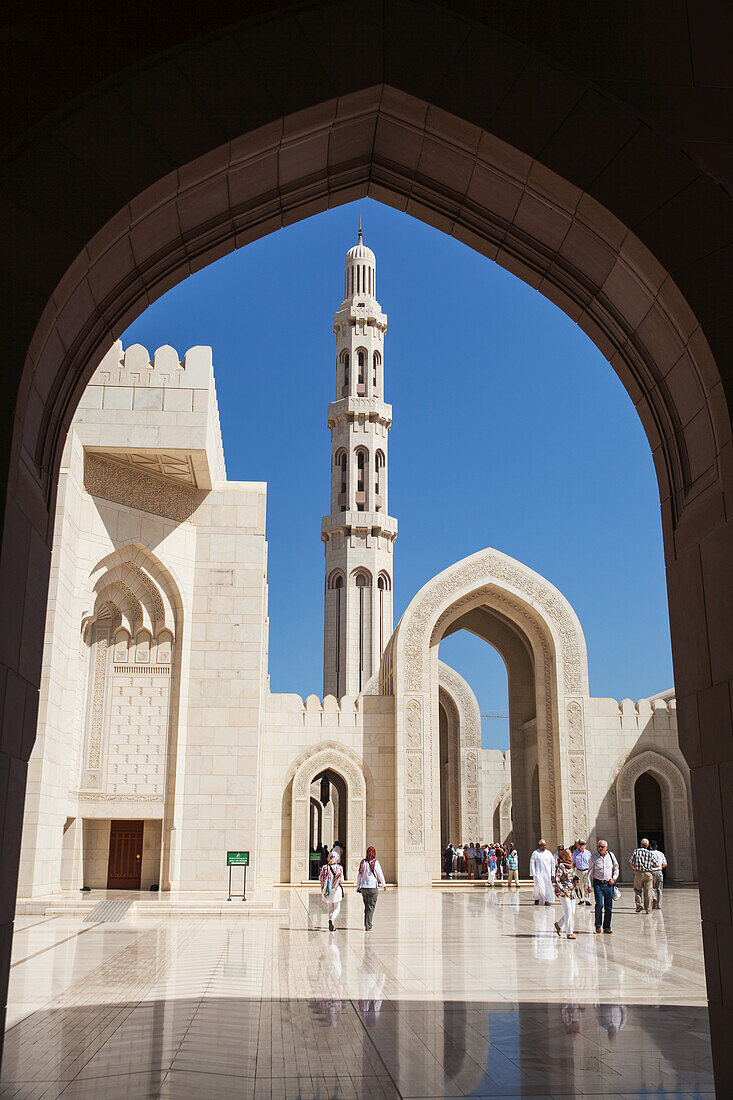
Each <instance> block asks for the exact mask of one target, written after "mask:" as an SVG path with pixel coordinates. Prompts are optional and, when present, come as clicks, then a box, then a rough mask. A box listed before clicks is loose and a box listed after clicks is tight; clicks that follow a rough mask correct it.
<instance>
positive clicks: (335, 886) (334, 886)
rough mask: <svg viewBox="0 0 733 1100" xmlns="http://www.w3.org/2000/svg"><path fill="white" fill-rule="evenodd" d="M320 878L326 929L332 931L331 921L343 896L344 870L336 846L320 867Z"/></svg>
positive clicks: (339, 906)
mask: <svg viewBox="0 0 733 1100" xmlns="http://www.w3.org/2000/svg"><path fill="white" fill-rule="evenodd" d="M320 879H321V897H322V898H323V900H324V902H325V903H326V908H327V909H328V931H329V932H333V922H334V921H335V920H336V917H337V916H338V915H339V910H340V909H341V902H342V901H343V898H344V888H343V881H344V872H343V870H342V869H341V865H340V863H339V852H338V849H337V848H334V850H333V851H332V852H331V854H330V855H329V857H328V863H327V864H326V866H325V867H321V876H320Z"/></svg>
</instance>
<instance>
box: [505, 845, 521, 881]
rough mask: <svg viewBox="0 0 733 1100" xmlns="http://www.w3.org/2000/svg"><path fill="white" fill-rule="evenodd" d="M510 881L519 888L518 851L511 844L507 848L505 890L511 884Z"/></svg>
mask: <svg viewBox="0 0 733 1100" xmlns="http://www.w3.org/2000/svg"><path fill="white" fill-rule="evenodd" d="M512 882H513V883H514V885H515V886H516V888H517V890H518V889H519V853H518V852H517V849H516V848H515V847H514V845H513V844H512V846H511V848H510V849H509V855H508V856H507V857H506V885H507V890H508V889H509V887H510V886H511V885H512Z"/></svg>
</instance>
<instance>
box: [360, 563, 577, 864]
mask: <svg viewBox="0 0 733 1100" xmlns="http://www.w3.org/2000/svg"><path fill="white" fill-rule="evenodd" d="M462 628H464V629H467V630H470V631H471V632H473V633H475V634H478V635H479V636H481V637H483V638H484V639H485V640H486V641H487V642H489V643H490V644H492V645H494V646H495V647H496V648H497V649H498V650H499V651H500V652H501V653H502V656H503V657H504V660H505V662H506V664H507V666H508V668H509V670H510V675H509V683H510V691H509V709H510V738H511V741H512V744H513V751H512V790H513V805H514V821H515V830H516V831H515V836H516V841H517V845H518V847H519V849H520V853H521V854H522V856H523V857H524V858H525V859H526V856H527V855H528V854H529V851H530V850H531V849H530V847H529V846H530V843H533V841H534V840H535V839H536V838H533V837H531V836H530V835H529V831H528V830H529V829H530V828H531V826H530V825H529V824H528V823H530V822H531V820H532V817H531V777H532V772H533V769H534V767H535V766H536V767H537V768H538V774H539V787H540V822H541V828H542V831H543V833H544V835H545V836H546V838H547V841H548V844H549V845H554V844H555V843H557V842H558V840H563V839H564V840H567V839H568V837H569V836H570V835H571V833H572V834H578V835H579V834H581V833H582V834H586V833H587V832H588V825H589V822H588V791H587V781H586V766H585V732H584V717H583V710H584V704H585V700H586V699H587V698H588V670H587V659H586V648H585V639H584V637H583V632H582V629H581V627H580V623H579V622H578V619H577V616H576V615H575V612H574V611H573V609H572V607H571V606H570V604H569V603H568V602H567V600H565V598H564V597H563V596H562V595H561V593H560V592H558V590H557V589H556V588H554V587H553V585H551V584H550V583H549V582H548V581H546V580H544V578H542V577H541V576H539V575H538V574H537V573H535V572H533V571H532V570H531V569H528V568H527V567H526V566H524V565H522V564H521V563H520V562H517V561H515V560H513V559H512V558H510V557H507V555H505V554H502V553H500V552H499V551H498V550H492V549H487V550H482V551H480V552H479V553H477V554H474V555H472V556H471V557H469V558H465V559H463V561H460V562H457V563H456V564H455V565H452V566H450V568H448V569H446V570H444V571H443V572H442V573H440V574H438V576H436V577H434V578H433V580H431V581H429V582H428V583H427V584H426V585H425V586H424V587H423V588H422V589H421V590H420V592H418V594H417V595H416V596H415V598H414V599H413V600H412V602H411V603H410V605H409V607H408V608H407V611H406V612H405V614H404V615H403V617H402V619H401V620H400V623H399V625H398V626H397V629H396V630H395V632H394V634H393V635H392V638H391V640H390V642H389V644H388V646H387V648H386V650H385V653H384V657H383V659H382V665H381V670H380V690H381V693H382V694H383V695H392V696H393V697H394V708H395V710H394V715H395V761H396V771H397V799H396V803H397V805H396V832H397V836H396V841H397V843H396V848H397V867H398V875H399V881H400V882H401V883H402V884H417V883H420V882H425V881H430V879H431V878H432V877H435V876H437V875H439V851H440V767H439V760H440V756H439V728H440V720H439V709H438V708H439V681H440V675H439V664H438V647H439V644H440V641H441V639H442V638H443V637H445V636H446V634H450V633H453V632H454V631H456V630H459V629H462ZM469 767H470V762H469V761H466V768H467V769H468V768H469ZM470 778H471V777H470V776H469V775H468V772H467V775H466V779H467V780H468V779H470Z"/></svg>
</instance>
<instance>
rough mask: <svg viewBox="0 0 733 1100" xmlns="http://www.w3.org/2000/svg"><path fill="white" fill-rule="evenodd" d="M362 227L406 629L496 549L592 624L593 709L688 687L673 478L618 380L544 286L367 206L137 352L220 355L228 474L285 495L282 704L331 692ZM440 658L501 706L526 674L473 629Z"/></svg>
mask: <svg viewBox="0 0 733 1100" xmlns="http://www.w3.org/2000/svg"><path fill="white" fill-rule="evenodd" d="M359 214H361V216H362V218H363V222H364V239H365V242H366V243H367V244H368V245H369V246H370V247H371V248H373V249H374V251H375V253H376V256H377V296H378V298H379V301H380V303H381V305H382V309H383V310H384V311H385V312H386V313H387V315H388V317H389V327H388V330H387V336H386V342H385V391H386V393H385V396H386V400H387V401H389V402H391V404H392V406H393V416H394V422H393V425H392V431H391V433H390V453H389V489H390V500H389V510H390V513H391V514H392V515H393V516H395V517H396V519H397V520H398V523H399V536H398V539H397V542H396V544H395V570H394V572H395V623H396V622H397V620H398V618H399V616H400V615H401V613H402V612H403V610H404V609H405V607H406V606H407V604H408V603H409V601H410V599H411V598H412V596H413V595H414V594H415V593H416V592H417V590H418V589H419V588H420V587H421V585H423V584H424V583H425V581H427V580H429V579H430V577H431V576H433V575H434V574H435V573H438V572H439V571H440V570H441V569H444V568H445V567H446V566H448V565H450V564H451V563H452V562H454V561H457V560H458V559H460V558H463V557H466V556H467V555H469V554H473V553H475V552H476V551H477V550H480V549H482V548H484V547H486V546H493V547H496V548H497V549H499V550H501V551H503V552H504V553H506V554H509V555H511V556H512V557H514V558H518V559H519V560H520V561H522V562H524V563H525V564H527V565H528V566H530V567H531V568H532V569H535V570H536V571H537V572H539V573H541V574H542V575H543V576H545V577H547V578H548V580H550V581H551V582H552V583H553V584H554V585H556V586H557V587H558V588H559V589H560V591H561V592H563V594H564V595H565V596H566V597H567V599H568V600H569V601H570V603H571V604H572V605H573V607H574V608H575V610H576V612H577V614H578V616H579V618H580V622H581V625H582V626H583V629H584V631H585V636H586V642H587V645H588V656H589V667H590V688H591V694H593V695H601V696H611V697H613V698H617V699H622V698H626V697H630V698H633V699H637V698H641V697H644V696H647V695H650V694H653V693H655V692H658V691H662V690H663V689H665V688H668V687H671V686H672V682H673V681H672V664H671V653H670V643H669V622H668V616H667V598H666V589H665V580H664V566H663V556H662V542H661V524H660V517H659V497H658V492H657V485H656V479H655V475H654V469H653V465H652V459H651V453H650V450H649V445H648V443H647V441H646V437H645V435H644V432H643V430H642V427H641V422H640V421H639V419H638V417H637V416H636V413H635V412H634V408H633V406H632V404H631V401H630V399H629V397H628V395H627V393H626V391H625V390H624V388H623V386H622V385H621V383H620V382H619V380H618V378H617V377H616V375H615V374H614V372H613V370H612V368H611V367H610V366H609V364H608V362H607V361H606V360H605V359H604V357H603V356H602V355H601V353H600V352H599V351H598V350H597V349H596V348H595V346H594V345H593V344H592V343H591V341H590V340H589V339H588V338H587V337H586V336H585V334H584V333H583V332H581V330H580V329H579V328H578V327H577V326H576V325H575V324H573V322H572V321H570V320H569V319H568V318H567V317H566V316H565V315H564V314H563V313H561V312H560V310H558V309H557V308H556V307H555V306H553V305H552V304H551V303H550V302H548V301H547V300H546V299H545V298H543V297H542V296H541V295H540V294H539V293H538V292H537V291H534V290H531V289H530V288H529V287H528V286H526V285H525V284H524V283H522V282H521V281H520V280H518V279H516V278H514V276H512V275H509V274H508V273H507V272H505V271H503V270H502V269H501V268H499V267H497V265H496V264H493V263H491V262H490V261H489V260H486V259H485V258H484V257H482V256H479V255H477V254H476V253H474V252H472V251H471V250H470V249H468V248H466V247H465V246H464V245H461V244H459V243H458V242H456V241H454V240H452V239H451V238H449V237H447V236H445V235H444V234H442V233H440V232H438V231H437V230H434V229H430V228H429V227H427V226H425V225H423V224H422V223H421V222H418V221H415V220H414V219H412V218H409V217H407V216H406V215H404V214H400V213H399V212H397V211H395V210H392V209H390V208H388V207H385V206H382V205H380V204H379V203H376V202H373V201H370V200H364V201H362V202H360V203H358V204H357V203H354V204H350V205H348V206H342V207H339V208H338V209H336V210H332V211H329V212H328V213H325V214H320V215H318V216H316V217H313V218H309V219H308V220H306V221H304V222H300V223H298V224H297V225H294V226H291V227H289V228H287V229H284V230H281V231H280V232H278V233H275V234H272V235H270V236H268V237H265V238H263V239H262V240H260V241H257V242H255V243H254V244H250V245H247V246H246V247H245V248H243V249H241V250H240V251H239V252H236V253H233V254H232V255H230V256H227V257H225V258H224V259H222V260H219V261H218V262H217V263H216V264H213V265H212V266H211V267H209V268H206V269H205V270H204V271H201V272H199V273H198V274H196V275H194V276H192V277H191V278H189V279H187V280H186V281H185V282H183V283H181V284H180V285H179V286H177V287H175V288H174V289H173V290H171V291H169V293H167V294H166V295H164V296H163V297H162V298H160V299H159V300H158V301H157V302H155V303H154V304H153V305H152V306H151V307H150V308H149V309H147V310H146V311H145V313H144V314H143V315H142V316H141V317H140V318H138V320H137V321H135V322H134V323H133V324H132V325H131V326H130V328H129V329H128V330H127V332H126V333H125V335H124V337H123V343H124V344H125V346H127V345H129V344H131V343H135V342H139V343H141V344H144V345H145V346H146V347H147V348H149V349H150V350H151V351H152V350H154V349H155V348H157V347H159V346H160V345H161V344H172V345H173V347H175V348H177V350H178V351H179V353H181V355H182V354H183V353H184V352H185V350H186V349H187V348H189V347H192V346H193V345H195V344H210V345H211V346H212V347H213V349H214V371H215V376H216V386H217V394H218V399H219V408H220V412H221V422H222V433H223V437H224V453H225V456H226V463H227V473H228V476H229V477H230V478H232V479H235V480H254V481H267V483H268V512H267V537H268V542H269V578H268V579H269V590H270V674H271V686H272V690H273V691H289V692H298V693H299V694H301V695H303V696H306V695H308V694H310V693H311V692H314V693H316V694H318V695H320V694H321V685H322V640H323V546H322V543H321V541H320V522H321V516H322V515H323V514H324V513H325V512H326V511H327V510H328V507H329V468H330V443H329V434H328V431H327V430H326V408H327V405H328V402H329V401H330V400H332V398H333V396H334V387H335V355H334V338H333V335H332V320H333V314H334V313H335V311H336V310H337V309H338V306H339V304H340V301H341V297H342V293H343V259H344V255H345V253H346V251H347V249H348V248H350V247H351V245H352V244H353V243H354V242H355V240H356V229H357V226H358V219H359ZM293 546H295V548H296V549H295V552H294V551H293ZM440 653H441V658H442V659H443V660H446V661H448V662H449V663H450V664H452V665H453V666H454V667H455V668H456V669H457V670H458V671H459V672H460V673H461V674H462V675H464V676H465V677H466V678H467V679H468V680H469V682H470V683H471V685H472V687H473V688H474V690H475V691H476V694H477V696H478V700H479V703H480V705H481V710H482V711H491V712H500V713H505V712H506V709H507V683H506V672H505V669H504V665H503V662H502V660H501V658H500V657H499V656H498V654H497V653H496V652H495V651H494V650H493V649H491V647H490V646H488V645H487V644H486V643H485V642H483V641H480V640H479V639H477V638H475V637H473V636H471V635H468V634H466V633H465V632H464V631H461V632H460V633H459V634H457V635H454V636H452V637H450V638H447V639H446V640H445V641H444V642H443V643H442V645H441V650H440ZM483 739H484V745H485V746H487V747H495V748H507V747H508V731H507V728H506V723H505V722H504V721H502V720H496V719H486V720H484V723H483Z"/></svg>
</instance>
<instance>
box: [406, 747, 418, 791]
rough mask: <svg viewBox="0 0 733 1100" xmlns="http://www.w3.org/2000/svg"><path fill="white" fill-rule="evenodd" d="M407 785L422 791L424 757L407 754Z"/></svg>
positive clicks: (416, 754) (411, 753)
mask: <svg viewBox="0 0 733 1100" xmlns="http://www.w3.org/2000/svg"><path fill="white" fill-rule="evenodd" d="M405 783H406V785H407V786H408V787H412V788H413V789H417V790H422V756H421V755H420V754H419V753H413V752H408V753H407V758H406V768H405Z"/></svg>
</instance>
